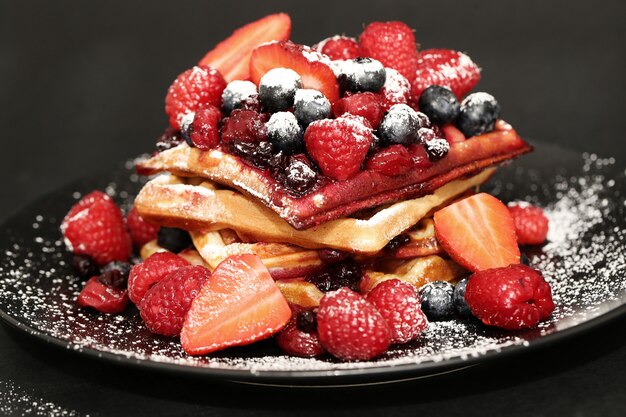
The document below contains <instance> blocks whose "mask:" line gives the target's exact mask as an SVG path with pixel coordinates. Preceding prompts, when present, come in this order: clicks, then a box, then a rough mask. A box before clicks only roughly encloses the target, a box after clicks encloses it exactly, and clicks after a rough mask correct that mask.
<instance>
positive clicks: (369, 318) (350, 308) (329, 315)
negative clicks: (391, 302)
mask: <svg viewBox="0 0 626 417" xmlns="http://www.w3.org/2000/svg"><path fill="white" fill-rule="evenodd" d="M317 331H318V334H319V338H320V342H321V343H322V346H324V348H326V350H327V351H328V352H329V353H330V354H331V355H333V356H335V357H337V358H339V359H342V360H348V361H351V360H369V359H373V358H375V357H377V356H380V355H382V354H383V353H385V352H386V351H387V349H388V348H389V346H390V345H391V329H390V327H389V325H388V324H387V321H386V320H385V318H384V317H383V316H382V315H381V314H380V312H379V311H378V310H377V309H376V307H374V305H373V304H371V303H369V302H368V301H367V300H365V298H364V297H363V296H361V294H359V293H357V292H355V291H352V290H351V289H349V288H348V287H342V288H340V289H338V290H335V291H330V292H327V293H326V294H325V295H324V297H322V299H321V300H320V306H319V309H318V311H317Z"/></svg>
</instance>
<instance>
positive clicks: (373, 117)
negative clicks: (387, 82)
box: [332, 91, 385, 129]
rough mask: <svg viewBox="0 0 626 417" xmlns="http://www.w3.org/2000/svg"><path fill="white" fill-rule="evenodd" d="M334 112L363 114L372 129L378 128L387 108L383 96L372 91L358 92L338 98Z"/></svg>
mask: <svg viewBox="0 0 626 417" xmlns="http://www.w3.org/2000/svg"><path fill="white" fill-rule="evenodd" d="M332 109H333V114H334V115H335V117H339V116H341V115H343V114H345V113H350V114H353V115H355V116H361V117H364V118H365V119H367V121H368V122H369V123H370V126H371V127H372V129H378V126H379V125H380V121H381V120H383V116H384V114H385V110H384V108H383V97H382V96H381V95H380V94H374V93H372V92H369V91H367V92H364V93H356V94H351V95H349V96H345V97H343V98H340V99H339V100H337V101H336V102H335V103H334V104H333V106H332Z"/></svg>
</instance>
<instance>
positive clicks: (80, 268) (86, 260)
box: [72, 255, 100, 278]
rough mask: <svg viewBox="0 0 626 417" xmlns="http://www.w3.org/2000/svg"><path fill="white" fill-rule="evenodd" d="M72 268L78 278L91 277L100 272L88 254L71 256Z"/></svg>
mask: <svg viewBox="0 0 626 417" xmlns="http://www.w3.org/2000/svg"><path fill="white" fill-rule="evenodd" d="M72 269H73V270H74V273H75V274H76V275H77V276H78V277H79V278H91V277H93V276H94V275H97V274H98V273H99V272H100V269H99V268H98V265H97V264H96V262H95V261H94V260H93V258H91V257H90V256H88V255H74V256H72Z"/></svg>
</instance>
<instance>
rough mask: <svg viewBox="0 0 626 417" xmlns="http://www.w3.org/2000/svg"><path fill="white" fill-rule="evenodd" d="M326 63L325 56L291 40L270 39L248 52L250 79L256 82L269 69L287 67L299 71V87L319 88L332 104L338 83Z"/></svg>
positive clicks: (337, 89) (328, 61)
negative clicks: (300, 83) (275, 40)
mask: <svg viewBox="0 0 626 417" xmlns="http://www.w3.org/2000/svg"><path fill="white" fill-rule="evenodd" d="M324 61H326V62H324ZM328 63H330V60H329V59H328V57H326V56H324V55H322V54H320V53H319V52H318V51H316V50H315V49H312V48H309V47H308V46H304V45H299V44H296V43H293V42H291V41H282V42H272V43H268V44H265V45H261V46H259V47H258V48H256V49H255V50H254V51H252V58H251V59H250V79H251V80H252V81H253V82H254V83H255V84H257V85H259V81H260V80H261V77H262V76H263V75H264V74H265V73H266V72H268V71H269V70H271V69H273V68H289V69H292V70H294V71H295V72H297V73H298V74H300V77H301V78H302V85H303V88H311V89H314V90H318V91H321V92H322V94H324V96H326V98H327V99H328V100H329V101H330V102H331V103H333V102H335V101H336V100H337V99H339V84H338V83H337V78H336V77H335V73H334V72H333V70H332V69H331V68H330V67H329V66H328Z"/></svg>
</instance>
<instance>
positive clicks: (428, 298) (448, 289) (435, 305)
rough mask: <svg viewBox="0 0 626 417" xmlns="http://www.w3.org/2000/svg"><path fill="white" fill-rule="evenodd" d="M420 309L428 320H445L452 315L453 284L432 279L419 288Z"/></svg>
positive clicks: (453, 308) (453, 309)
mask: <svg viewBox="0 0 626 417" xmlns="http://www.w3.org/2000/svg"><path fill="white" fill-rule="evenodd" d="M419 293H420V299H421V300H422V311H423V312H424V314H426V317H428V319H429V320H433V321H436V320H446V319H449V318H450V317H452V315H453V314H454V311H455V307H454V286H453V285H452V284H450V283H449V282H447V281H432V282H429V283H428V284H426V285H424V286H423V287H422V288H420V291H419Z"/></svg>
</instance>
